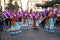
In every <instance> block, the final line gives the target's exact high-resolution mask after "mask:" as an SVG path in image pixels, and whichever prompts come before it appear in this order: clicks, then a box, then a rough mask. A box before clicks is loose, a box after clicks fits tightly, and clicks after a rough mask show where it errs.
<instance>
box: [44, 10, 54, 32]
mask: <svg viewBox="0 0 60 40" xmlns="http://www.w3.org/2000/svg"><path fill="white" fill-rule="evenodd" d="M54 16H55V14H54V11H53V9H50V10H49V14H48V15H47V16H46V19H45V20H46V21H45V22H46V23H45V31H47V32H50V33H53V32H54V21H53V18H54Z"/></svg>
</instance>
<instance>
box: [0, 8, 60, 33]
mask: <svg viewBox="0 0 60 40" xmlns="http://www.w3.org/2000/svg"><path fill="white" fill-rule="evenodd" d="M22 19H23V20H22ZM27 20H33V28H34V29H38V27H39V26H40V25H39V24H42V27H43V28H44V29H45V31H47V32H54V26H58V25H59V23H60V11H59V10H58V9H54V8H50V9H49V10H47V9H46V10H45V11H44V12H39V11H38V12H36V11H34V12H33V11H32V10H30V12H28V11H23V10H18V11H16V10H15V9H14V10H8V9H7V8H6V9H5V11H4V12H2V11H1V10H0V31H2V30H3V27H4V26H3V25H4V22H5V26H9V28H11V27H12V26H16V22H18V24H19V25H20V24H21V23H20V22H21V21H22V22H23V24H27V25H29V21H27ZM8 23H9V24H8ZM31 23H32V22H31Z"/></svg>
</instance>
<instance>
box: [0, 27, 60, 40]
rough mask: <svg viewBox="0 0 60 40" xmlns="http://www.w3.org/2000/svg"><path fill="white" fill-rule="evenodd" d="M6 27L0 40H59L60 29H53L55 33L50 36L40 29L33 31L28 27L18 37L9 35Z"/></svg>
mask: <svg viewBox="0 0 60 40" xmlns="http://www.w3.org/2000/svg"><path fill="white" fill-rule="evenodd" d="M7 29H8V28H6V27H4V31H3V32H2V34H1V40H60V29H59V30H58V29H55V33H53V34H50V33H47V32H45V31H44V30H43V29H42V28H39V30H34V29H33V28H32V27H29V30H24V31H22V32H21V33H20V34H18V35H10V34H9V33H8V32H7Z"/></svg>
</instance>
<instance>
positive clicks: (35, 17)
mask: <svg viewBox="0 0 60 40" xmlns="http://www.w3.org/2000/svg"><path fill="white" fill-rule="evenodd" d="M33 20H34V22H33V26H34V29H37V30H38V26H39V16H38V15H37V13H36V12H34V19H33Z"/></svg>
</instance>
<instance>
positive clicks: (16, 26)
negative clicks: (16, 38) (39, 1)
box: [10, 10, 22, 35]
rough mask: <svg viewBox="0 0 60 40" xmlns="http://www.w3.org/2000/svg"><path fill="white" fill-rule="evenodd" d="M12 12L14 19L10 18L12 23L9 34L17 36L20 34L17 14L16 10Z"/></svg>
mask: <svg viewBox="0 0 60 40" xmlns="http://www.w3.org/2000/svg"><path fill="white" fill-rule="evenodd" d="M13 12H14V17H13V18H12V21H11V30H10V34H13V35H14V34H18V33H21V31H22V30H20V29H21V28H20V26H19V23H18V21H19V19H18V15H17V12H16V10H14V11H13Z"/></svg>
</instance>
